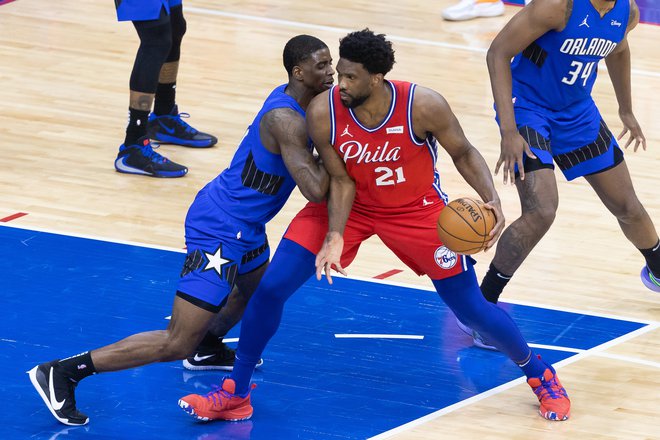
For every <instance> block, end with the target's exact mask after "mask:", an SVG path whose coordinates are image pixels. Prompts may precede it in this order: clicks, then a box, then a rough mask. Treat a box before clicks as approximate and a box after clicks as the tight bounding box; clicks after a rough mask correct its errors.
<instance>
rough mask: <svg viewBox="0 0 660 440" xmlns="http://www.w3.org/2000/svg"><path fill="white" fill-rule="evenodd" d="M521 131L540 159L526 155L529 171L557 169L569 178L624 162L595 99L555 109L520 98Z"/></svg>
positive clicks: (517, 107) (516, 105)
mask: <svg viewBox="0 0 660 440" xmlns="http://www.w3.org/2000/svg"><path fill="white" fill-rule="evenodd" d="M513 108H514V112H515V116H516V123H517V124H518V131H519V132H520V134H521V135H522V137H523V138H524V139H525V140H526V141H527V143H528V144H529V146H530V148H531V149H532V151H533V152H534V154H535V155H536V157H537V158H538V160H530V159H528V158H527V157H525V171H533V170H535V169H539V168H554V165H553V163H556V164H557V166H558V167H559V169H560V170H561V171H562V173H564V176H565V177H566V179H567V180H573V179H575V178H577V177H581V176H586V175H589V174H595V173H599V172H601V171H604V170H606V169H609V168H612V167H614V166H616V165H618V164H619V163H621V162H622V161H623V152H622V151H621V149H620V148H619V145H618V143H617V141H616V138H615V137H614V135H613V134H612V132H611V131H610V130H609V128H608V127H607V125H606V124H605V122H604V121H603V118H602V117H601V115H600V112H599V111H598V108H597V107H596V104H595V103H594V101H593V100H591V99H588V100H584V101H582V102H579V103H576V104H574V105H572V106H570V107H569V108H568V109H564V110H562V111H557V112H555V111H552V110H549V109H546V108H543V107H540V106H538V105H535V104H534V103H531V102H528V101H525V100H524V99H521V98H516V100H515V102H514V106H513Z"/></svg>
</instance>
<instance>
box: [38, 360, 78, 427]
mask: <svg viewBox="0 0 660 440" xmlns="http://www.w3.org/2000/svg"><path fill="white" fill-rule="evenodd" d="M58 362H59V361H52V362H48V363H45V364H41V365H37V366H36V367H34V368H33V369H31V370H30V371H28V372H27V373H28V375H29V376H30V382H32V385H33V386H34V388H35V389H36V390H37V392H38V393H39V395H40V396H41V398H42V399H43V401H44V403H45V404H46V406H47V407H48V409H49V410H50V412H51V414H53V417H55V418H56V419H57V421H58V422H60V423H64V424H65V425H71V426H80V425H86V424H87V422H89V417H87V416H86V415H85V414H83V413H81V412H80V411H78V409H77V408H76V396H75V389H76V385H78V384H77V383H76V382H74V381H73V380H71V379H70V378H69V377H67V376H66V375H65V374H64V372H63V371H62V367H60V366H59V364H58Z"/></svg>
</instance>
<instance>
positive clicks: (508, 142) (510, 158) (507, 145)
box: [495, 131, 536, 185]
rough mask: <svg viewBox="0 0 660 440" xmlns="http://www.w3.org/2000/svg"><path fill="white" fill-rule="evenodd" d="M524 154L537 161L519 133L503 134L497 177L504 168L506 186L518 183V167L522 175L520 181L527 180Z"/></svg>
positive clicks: (496, 169)
mask: <svg viewBox="0 0 660 440" xmlns="http://www.w3.org/2000/svg"><path fill="white" fill-rule="evenodd" d="M523 153H525V154H527V156H529V157H531V158H532V159H536V156H535V155H534V153H532V150H531V148H529V145H528V144H527V142H525V139H523V137H522V136H520V133H518V132H517V131H515V132H510V133H504V134H502V141H501V143H500V158H499V159H498V160H497V165H495V175H497V173H498V172H499V171H500V167H502V165H504V166H503V167H502V176H503V181H504V184H505V185H506V183H507V181H510V182H511V184H512V185H514V184H515V183H516V165H517V166H518V172H519V173H520V180H525V168H524V166H523Z"/></svg>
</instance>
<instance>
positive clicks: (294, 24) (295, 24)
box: [186, 7, 660, 78]
mask: <svg viewBox="0 0 660 440" xmlns="http://www.w3.org/2000/svg"><path fill="white" fill-rule="evenodd" d="M186 13H193V14H199V15H210V16H216V17H227V18H233V19H236V20H244V21H254V22H258V23H267V24H270V25H277V26H283V27H287V28H295V29H311V30H316V31H325V32H333V33H338V34H342V35H344V34H347V33H349V32H353V31H354V30H355V29H347V28H341V27H335V26H323V25H319V24H312V23H303V22H300V21H291V20H281V19H278V18H269V17H260V16H258V15H248V14H238V13H235V12H227V11H220V10H217V9H208V8H196V7H186ZM387 38H388V39H389V40H391V41H397V42H401V43H411V44H416V45H419V46H431V47H441V48H443V49H456V50H462V51H466V52H475V53H486V51H487V49H486V48H483V47H472V46H468V45H465V44H451V43H445V42H442V41H434V40H425V39H422V38H410V37H403V36H400V35H390V34H388V35H387ZM598 69H599V70H604V71H606V70H607V67H606V66H605V65H604V63H601V65H599V66H598ZM631 73H632V74H634V75H639V76H650V77H654V78H660V72H652V71H648V70H639V69H631Z"/></svg>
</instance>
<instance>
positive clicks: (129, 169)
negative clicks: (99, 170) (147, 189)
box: [115, 156, 149, 174]
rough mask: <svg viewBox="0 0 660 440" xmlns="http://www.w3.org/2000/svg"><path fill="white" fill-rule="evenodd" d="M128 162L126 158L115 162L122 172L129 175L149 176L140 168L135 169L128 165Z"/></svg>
mask: <svg viewBox="0 0 660 440" xmlns="http://www.w3.org/2000/svg"><path fill="white" fill-rule="evenodd" d="M125 160H126V156H123V157H119V158H117V160H115V166H116V167H117V168H118V169H119V170H120V171H125V172H127V173H131V174H149V173H147V172H146V171H143V170H141V169H139V168H133V167H132V166H130V165H127V164H126V163H125V162H124V161H125Z"/></svg>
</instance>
